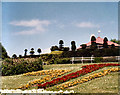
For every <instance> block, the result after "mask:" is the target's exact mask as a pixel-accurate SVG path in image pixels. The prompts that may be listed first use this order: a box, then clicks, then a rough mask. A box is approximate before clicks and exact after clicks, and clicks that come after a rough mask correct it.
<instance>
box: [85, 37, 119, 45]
mask: <svg viewBox="0 0 120 95" xmlns="http://www.w3.org/2000/svg"><path fill="white" fill-rule="evenodd" d="M103 40H104V39H103V38H100V37H97V38H96V43H98V44H103V43H104V41H103ZM107 43H108V45H112V44H114V45H115V46H120V45H119V44H117V43H114V42H111V41H107ZM86 45H87V46H90V45H91V41H90V42H88V43H87V44H86Z"/></svg>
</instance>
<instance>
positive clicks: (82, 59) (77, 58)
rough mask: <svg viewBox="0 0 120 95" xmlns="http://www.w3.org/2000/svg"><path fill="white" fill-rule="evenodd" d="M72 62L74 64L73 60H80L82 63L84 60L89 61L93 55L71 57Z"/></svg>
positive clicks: (92, 59)
mask: <svg viewBox="0 0 120 95" xmlns="http://www.w3.org/2000/svg"><path fill="white" fill-rule="evenodd" d="M71 61H72V64H74V62H75V61H81V62H82V63H83V62H84V61H91V63H92V62H93V61H94V57H93V56H91V57H72V60H71Z"/></svg>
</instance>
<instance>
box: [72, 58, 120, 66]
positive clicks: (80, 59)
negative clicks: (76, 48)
mask: <svg viewBox="0 0 120 95" xmlns="http://www.w3.org/2000/svg"><path fill="white" fill-rule="evenodd" d="M102 58H103V61H102V62H104V61H105V60H106V59H107V60H108V61H109V60H110V59H113V60H114V61H113V62H120V56H106V57H102ZM94 60H95V57H93V56H91V57H72V58H71V62H72V64H74V62H77V61H81V62H82V63H84V61H91V63H92V62H93V61H94ZM105 62H106V61H105ZM111 62H112V61H111Z"/></svg>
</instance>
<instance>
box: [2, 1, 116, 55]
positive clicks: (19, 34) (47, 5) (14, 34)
mask: <svg viewBox="0 0 120 95" xmlns="http://www.w3.org/2000/svg"><path fill="white" fill-rule="evenodd" d="M98 30H100V31H101V32H100V37H101V38H104V37H107V38H108V40H111V39H118V3H117V2H16V3H15V2H2V45H3V46H4V47H5V49H6V51H7V52H8V55H9V56H12V55H13V54H17V56H18V55H24V49H28V54H29V51H30V49H31V48H34V49H35V52H36V53H35V54H38V53H37V49H38V48H41V49H42V53H48V52H50V47H51V46H55V45H57V46H59V40H63V41H64V46H66V47H70V48H71V41H75V42H76V46H77V48H78V47H79V46H80V45H81V44H85V43H88V42H89V41H90V36H91V35H92V34H94V35H95V37H98V36H99V35H98Z"/></svg>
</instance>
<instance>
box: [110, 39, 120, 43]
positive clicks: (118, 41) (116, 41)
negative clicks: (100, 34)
mask: <svg viewBox="0 0 120 95" xmlns="http://www.w3.org/2000/svg"><path fill="white" fill-rule="evenodd" d="M110 41H111V42H114V43H117V44H120V40H116V39H111V40H110Z"/></svg>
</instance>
